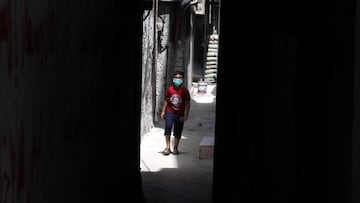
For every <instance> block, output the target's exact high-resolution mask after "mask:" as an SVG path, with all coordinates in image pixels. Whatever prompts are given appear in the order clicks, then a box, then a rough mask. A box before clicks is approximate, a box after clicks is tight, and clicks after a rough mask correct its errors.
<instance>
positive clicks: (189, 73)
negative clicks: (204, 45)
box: [187, 9, 194, 88]
mask: <svg viewBox="0 0 360 203" xmlns="http://www.w3.org/2000/svg"><path fill="white" fill-rule="evenodd" d="M189 41H190V50H189V51H190V58H189V65H188V67H187V78H188V80H187V87H188V88H191V86H192V81H193V68H194V67H193V66H194V10H193V9H191V10H190V39H189Z"/></svg>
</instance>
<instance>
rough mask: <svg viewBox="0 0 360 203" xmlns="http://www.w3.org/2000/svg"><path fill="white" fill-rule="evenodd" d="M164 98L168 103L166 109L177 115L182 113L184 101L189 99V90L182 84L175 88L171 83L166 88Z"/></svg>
mask: <svg viewBox="0 0 360 203" xmlns="http://www.w3.org/2000/svg"><path fill="white" fill-rule="evenodd" d="M165 100H166V101H167V103H168V106H167V108H166V110H167V111H169V112H172V113H174V114H177V115H184V112H185V101H188V100H190V93H189V90H188V89H187V88H186V87H184V86H182V87H180V88H179V89H175V88H174V86H173V85H171V86H170V87H168V88H167V90H166V93H165Z"/></svg>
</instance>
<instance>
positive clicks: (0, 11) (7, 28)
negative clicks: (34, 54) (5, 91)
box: [0, 0, 13, 76]
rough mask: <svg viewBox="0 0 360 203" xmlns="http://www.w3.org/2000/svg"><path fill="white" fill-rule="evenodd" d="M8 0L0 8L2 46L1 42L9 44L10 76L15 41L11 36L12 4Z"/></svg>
mask: <svg viewBox="0 0 360 203" xmlns="http://www.w3.org/2000/svg"><path fill="white" fill-rule="evenodd" d="M10 2H11V1H10V0H8V1H7V2H6V3H4V5H3V6H2V7H1V8H0V25H1V26H0V44H1V42H3V41H5V42H7V60H8V72H9V76H10V75H11V72H12V65H13V44H12V42H13V40H12V35H11V28H12V27H11V4H10Z"/></svg>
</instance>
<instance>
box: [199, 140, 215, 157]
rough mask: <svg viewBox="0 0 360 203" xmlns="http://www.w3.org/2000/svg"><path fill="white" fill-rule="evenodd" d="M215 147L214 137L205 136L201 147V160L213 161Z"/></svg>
mask: <svg viewBox="0 0 360 203" xmlns="http://www.w3.org/2000/svg"><path fill="white" fill-rule="evenodd" d="M214 145H215V140H214V136H204V137H203V138H202V140H201V142H200V145H199V159H213V158H214Z"/></svg>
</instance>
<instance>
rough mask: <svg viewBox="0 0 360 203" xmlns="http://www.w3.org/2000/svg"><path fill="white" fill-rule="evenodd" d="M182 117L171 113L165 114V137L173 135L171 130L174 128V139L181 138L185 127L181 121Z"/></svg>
mask: <svg viewBox="0 0 360 203" xmlns="http://www.w3.org/2000/svg"><path fill="white" fill-rule="evenodd" d="M181 117H182V116H181V115H176V114H174V113H171V112H168V111H167V112H166V113H165V133H164V135H171V130H172V129H173V128H174V133H173V135H174V137H176V138H181V133H182V130H183V127H184V122H181V121H180V118H181Z"/></svg>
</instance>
